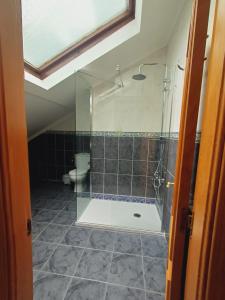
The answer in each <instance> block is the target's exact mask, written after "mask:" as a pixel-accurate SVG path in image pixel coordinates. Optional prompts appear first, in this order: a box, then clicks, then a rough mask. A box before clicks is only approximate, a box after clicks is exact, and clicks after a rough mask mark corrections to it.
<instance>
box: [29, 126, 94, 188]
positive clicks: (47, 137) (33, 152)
mask: <svg viewBox="0 0 225 300" xmlns="http://www.w3.org/2000/svg"><path fill="white" fill-rule="evenodd" d="M80 152H90V136H88V135H78V136H75V134H74V132H63V131H59V132H55V131H49V132H47V133H43V134H41V135H39V136H38V137H37V138H35V139H34V140H32V141H31V142H30V143H29V162H30V178H31V183H32V184H35V183H37V182H39V181H41V180H49V181H61V180H62V175H63V174H66V173H68V171H70V170H72V169H74V153H80Z"/></svg>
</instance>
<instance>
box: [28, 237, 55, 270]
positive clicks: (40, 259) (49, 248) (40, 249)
mask: <svg viewBox="0 0 225 300" xmlns="http://www.w3.org/2000/svg"><path fill="white" fill-rule="evenodd" d="M55 248H56V245H54V244H47V243H44V242H40V241H35V242H34V243H33V246H32V256H33V268H34V269H40V268H41V267H42V266H43V265H44V264H45V263H46V261H47V260H48V258H49V257H50V255H51V254H52V253H53V251H54V250H55Z"/></svg>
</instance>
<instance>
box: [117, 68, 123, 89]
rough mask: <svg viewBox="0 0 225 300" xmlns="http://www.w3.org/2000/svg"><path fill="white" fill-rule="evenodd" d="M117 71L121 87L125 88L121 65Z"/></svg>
mask: <svg viewBox="0 0 225 300" xmlns="http://www.w3.org/2000/svg"><path fill="white" fill-rule="evenodd" d="M116 71H117V73H118V76H119V79H120V87H124V83H123V79H122V76H121V70H120V65H116Z"/></svg>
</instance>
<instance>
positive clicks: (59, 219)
mask: <svg viewBox="0 0 225 300" xmlns="http://www.w3.org/2000/svg"><path fill="white" fill-rule="evenodd" d="M75 219H76V214H75V212H74V211H65V210H62V211H61V212H60V213H59V214H58V215H57V216H56V217H55V218H54V219H53V220H52V223H54V224H60V225H72V224H73V222H74V221H75Z"/></svg>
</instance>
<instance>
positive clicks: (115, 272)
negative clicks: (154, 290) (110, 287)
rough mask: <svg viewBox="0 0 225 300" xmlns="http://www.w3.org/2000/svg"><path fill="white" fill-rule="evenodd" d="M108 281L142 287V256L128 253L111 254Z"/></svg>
mask: <svg viewBox="0 0 225 300" xmlns="http://www.w3.org/2000/svg"><path fill="white" fill-rule="evenodd" d="M108 281H109V282H111V283H117V284H121V285H125V286H129V287H136V288H144V279H143V270H142V258H141V256H133V255H128V254H116V253H114V254H113V260H112V265H111V269H110V273H109V279H108Z"/></svg>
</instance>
